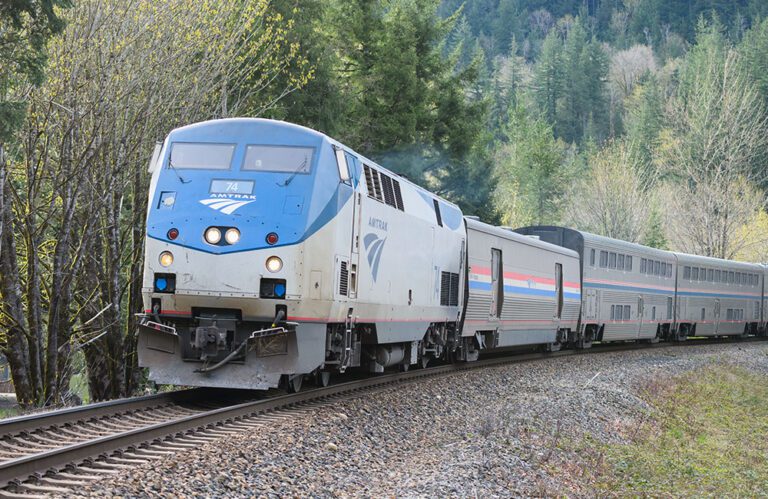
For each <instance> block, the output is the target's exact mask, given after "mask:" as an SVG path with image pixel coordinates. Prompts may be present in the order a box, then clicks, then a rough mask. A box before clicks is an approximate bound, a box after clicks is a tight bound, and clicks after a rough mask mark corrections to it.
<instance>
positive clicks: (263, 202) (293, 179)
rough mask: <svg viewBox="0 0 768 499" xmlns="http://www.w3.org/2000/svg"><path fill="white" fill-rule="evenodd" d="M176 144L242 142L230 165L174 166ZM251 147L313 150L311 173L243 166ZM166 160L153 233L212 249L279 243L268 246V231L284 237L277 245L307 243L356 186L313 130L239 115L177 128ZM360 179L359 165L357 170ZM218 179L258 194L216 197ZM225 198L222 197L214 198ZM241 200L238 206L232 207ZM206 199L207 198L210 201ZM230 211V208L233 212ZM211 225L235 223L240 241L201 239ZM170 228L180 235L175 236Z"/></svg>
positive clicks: (235, 249)
mask: <svg viewBox="0 0 768 499" xmlns="http://www.w3.org/2000/svg"><path fill="white" fill-rule="evenodd" d="M174 143H218V144H236V146H235V150H234V154H233V157H232V162H231V165H230V169H229V170H228V171H226V170H202V169H179V168H169V157H170V155H171V148H172V145H173V144H174ZM248 145H267V146H273V145H279V146H297V147H310V148H312V149H313V157H312V162H311V165H310V170H309V173H299V174H293V173H286V172H270V171H244V170H242V169H241V166H242V165H243V161H244V159H245V152H246V147H247V146H248ZM164 151H165V152H164V154H163V157H162V159H161V161H162V162H161V167H160V168H161V171H160V173H159V176H158V179H157V186H156V189H155V191H154V199H153V200H152V204H151V205H150V210H149V215H148V219H147V235H148V237H151V238H154V239H159V240H162V241H167V242H169V243H172V244H177V245H179V246H184V247H187V248H193V249H196V250H200V251H204V252H207V253H213V254H226V253H235V252H240V251H251V250H255V249H260V248H266V247H274V246H270V245H268V244H267V243H266V236H267V234H269V233H270V232H276V233H277V234H278V235H279V241H278V243H277V244H276V245H275V246H286V245H291V244H296V243H300V242H302V241H304V240H305V239H307V238H308V237H310V236H311V235H312V234H314V233H315V232H317V231H318V230H319V229H320V228H322V227H323V226H324V225H326V224H327V223H328V222H329V221H331V220H332V219H333V218H334V217H335V216H336V215H337V213H338V212H339V210H340V209H341V208H342V207H343V206H344V204H345V203H347V202H348V201H349V199H350V198H351V196H352V192H353V190H352V187H350V186H349V185H347V184H344V183H342V182H341V181H340V179H339V174H338V167H337V165H336V158H335V153H334V150H333V145H332V144H331V142H330V141H329V140H328V138H327V137H326V136H325V135H323V134H321V133H318V132H315V131H314V130H310V129H308V128H304V127H302V126H299V125H293V124H290V123H285V122H280V121H272V120H263V119H253V118H237V119H225V120H214V121H207V122H203V123H198V124H194V125H190V126H186V127H183V128H179V129H177V130H174V131H173V132H171V134H170V135H169V136H168V139H167V141H166V147H165V149H164ZM353 170H354V174H355V176H356V177H358V178H359V172H358V171H357V170H358V168H357V165H355V167H354V168H353ZM212 180H227V181H253V182H254V188H253V194H252V196H253V199H252V198H250V197H247V196H229V195H224V196H222V195H216V194H211V192H210V187H211V181H212ZM167 193H175V195H173V197H175V202H174V204H173V206H172V207H171V208H166V207H161V197H162V196H163V194H166V196H167ZM219 196H221V197H222V202H221V203H218V202H215V201H213V199H212V198H216V197H219ZM228 198H231V200H230V203H229V206H230V207H232V206H234V201H238V202H239V204H238V205H237V206H236V210H234V211H231V210H227V209H225V208H227V202H226V200H227V199H228ZM206 200H207V202H206V204H203V203H202V202H203V201H206ZM228 211H229V213H228ZM211 226H219V227H237V228H238V229H239V230H240V232H241V239H240V241H239V242H238V243H236V244H233V245H220V246H214V245H211V244H208V243H206V242H205V240H204V239H203V232H204V231H205V229H206V228H208V227H211ZM171 228H177V229H179V236H178V238H177V239H176V240H174V241H169V239H168V237H167V234H168V231H169V230H170V229H171Z"/></svg>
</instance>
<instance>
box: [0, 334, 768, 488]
mask: <svg viewBox="0 0 768 499" xmlns="http://www.w3.org/2000/svg"><path fill="white" fill-rule="evenodd" d="M761 340H765V339H764V338H745V339H741V338H740V339H736V340H735V341H734V340H731V341H722V340H720V339H717V340H716V341H690V342H685V343H655V344H638V343H622V344H611V345H599V346H595V347H594V348H591V349H587V350H562V351H558V352H551V353H527V354H520V353H517V354H515V355H513V356H506V357H498V358H490V359H484V360H480V361H478V362H472V363H462V364H447V365H442V366H436V367H430V368H425V369H417V370H413V371H408V372H401V373H394V374H386V375H382V376H376V377H369V378H364V379H360V380H355V381H347V382H344V383H339V384H334V385H330V386H327V387H323V388H316V389H312V390H308V391H305V392H300V393H295V394H290V395H281V396H276V397H272V398H268V399H262V400H256V401H250V402H244V403H239V404H235V405H231V406H228V407H222V408H218V409H213V410H210V411H206V412H202V413H199V414H194V415H190V416H185V417H181V418H179V419H175V420H172V421H168V422H163V423H157V424H152V425H148V426H146V427H142V428H138V429H134V430H129V431H125V432H121V433H116V434H114V435H108V436H104V437H100V438H96V439H93V440H89V441H85V442H80V443H75V444H70V445H67V446H63V447H61V448H58V449H53V450H49V451H45V452H41V453H38V454H34V455H29V456H25V457H20V458H16V459H11V460H8V461H5V462H0V488H2V487H7V486H8V485H9V484H13V483H19V481H20V480H24V479H26V478H28V477H30V476H33V475H35V474H44V473H47V472H49V471H54V472H55V471H58V470H60V469H62V468H64V467H66V466H68V465H71V464H74V463H80V462H82V461H84V460H88V459H89V458H94V457H97V456H101V455H104V454H106V453H109V452H113V451H117V450H120V449H125V448H132V447H137V446H140V445H142V444H147V443H151V442H153V441H158V440H160V439H164V438H167V437H173V436H180V435H183V434H185V433H188V432H191V431H192V432H193V431H199V430H204V429H206V428H212V427H214V426H217V425H223V424H226V423H231V422H233V421H238V420H241V419H243V418H249V417H253V416H258V415H260V414H264V413H268V412H273V411H276V410H279V409H286V408H291V407H294V406H296V405H298V404H303V403H307V402H311V401H321V400H323V399H327V398H330V397H336V396H344V395H351V394H354V393H355V392H360V391H363V390H370V389H379V388H384V387H389V386H393V385H396V384H398V383H402V382H408V381H412V380H416V379H419V378H426V377H433V376H439V375H444V374H449V373H455V372H460V371H468V370H472V369H479V368H487V367H494V366H499V365H505V364H519V363H527V362H532V361H537V360H543V359H550V358H559V357H567V356H573V355H594V354H601V353H614V352H625V351H631V350H644V349H648V348H676V347H680V346H687V345H690V346H695V345H709V344H713V343H738V342H745V341H747V342H749V341H761ZM188 391H192V390H188ZM142 398H143V397H142ZM145 400H146V399H145ZM149 400H156V399H152V398H150V399H149Z"/></svg>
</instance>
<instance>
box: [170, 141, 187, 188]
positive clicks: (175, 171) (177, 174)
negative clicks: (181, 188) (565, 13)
mask: <svg viewBox="0 0 768 499" xmlns="http://www.w3.org/2000/svg"><path fill="white" fill-rule="evenodd" d="M168 168H170V169H171V170H173V173H175V174H176V176H177V177H179V182H181V183H182V184H188V183H190V182H192V181H191V180H184V179H183V178H182V177H181V174H180V173H179V170H177V169H176V167H175V166H173V149H171V153H170V154H169V155H168Z"/></svg>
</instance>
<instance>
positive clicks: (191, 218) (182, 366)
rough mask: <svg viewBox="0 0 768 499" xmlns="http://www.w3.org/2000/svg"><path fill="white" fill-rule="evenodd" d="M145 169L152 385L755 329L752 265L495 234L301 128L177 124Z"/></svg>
mask: <svg viewBox="0 0 768 499" xmlns="http://www.w3.org/2000/svg"><path fill="white" fill-rule="evenodd" d="M150 172H151V174H152V178H151V184H150V193H149V201H148V207H147V224H146V244H145V265H144V277H143V299H144V312H143V313H142V314H140V319H139V330H138V353H139V365H140V366H142V367H147V368H149V376H150V379H152V380H154V381H156V382H158V383H167V384H177V385H189V386H211V387H222V388H243V389H269V388H273V387H277V386H285V387H287V388H288V389H289V390H294V391H295V390H299V389H300V388H301V385H302V382H303V380H304V379H305V378H308V377H309V378H312V379H314V380H315V381H316V382H317V383H318V384H320V385H326V384H327V383H328V381H329V379H330V376H331V374H332V373H344V372H346V371H347V370H349V369H353V368H355V369H365V370H367V371H370V372H374V373H377V372H382V371H384V370H385V369H386V368H394V369H401V370H407V369H409V368H410V367H411V366H419V365H420V366H425V365H427V364H428V363H429V362H430V361H431V360H433V359H445V360H450V361H472V360H476V359H477V358H478V357H479V355H480V353H481V352H487V351H492V350H496V349H506V348H511V347H518V346H523V345H536V346H539V345H540V346H542V347H544V348H546V349H548V350H557V349H559V348H561V347H563V346H570V347H576V348H588V347H589V346H590V345H591V343H592V342H593V341H617V340H630V339H631V340H649V341H657V340H662V339H669V340H671V339H676V340H680V339H683V338H685V337H687V336H690V335H694V334H699V333H704V334H713V335H719V334H743V333H745V332H747V333H758V332H762V331H764V328H763V325H764V324H763V321H762V308H763V307H762V305H763V303H762V300H763V296H764V293H763V282H764V279H763V274H764V272H763V268H762V267H760V266H757V265H750V264H742V263H736V262H725V261H722V260H715V259H706V261H703V262H702V261H700V260H698V259H697V258H699V257H684V256H682V255H677V254H674V253H671V252H664V251H660V250H653V249H651V248H645V247H643V246H639V245H633V244H630V243H623V242H621V241H616V240H611V239H608V238H601V237H599V236H593V235H591V234H587V233H583V232H579V231H574V230H572V229H566V228H560V227H528V228H523V229H519V230H518V231H513V230H510V229H507V228H500V227H494V226H491V225H488V224H485V223H483V222H481V221H479V220H478V219H476V218H475V217H470V216H464V215H463V213H462V212H461V210H460V209H459V208H458V207H457V206H456V205H454V204H453V203H451V202H449V201H447V200H445V199H443V198H441V197H439V196H437V195H435V194H433V193H431V192H429V191H428V190H425V189H423V188H421V187H419V186H417V185H415V184H414V183H412V182H410V181H409V180H408V179H406V178H405V177H402V176H399V175H397V174H395V173H393V172H391V171H388V170H386V169H385V168H382V167H381V166H380V165H378V164H376V163H375V162H373V161H371V160H369V159H368V158H366V157H364V156H363V155H361V154H358V153H357V152H355V151H353V150H352V149H350V148H348V147H346V146H345V145H343V144H341V143H339V142H338V141H336V140H334V139H332V138H330V137H328V136H326V135H325V134H322V133H320V132H317V131H314V130H311V129H308V128H305V127H302V126H299V125H294V124H290V123H286V122H282V121H274V120H266V119H255V118H236V119H221V120H213V121H206V122H202V123H196V124H192V125H189V126H185V127H182V128H179V129H176V130H173V131H172V132H171V133H170V134H169V135H168V137H167V138H166V139H165V141H164V142H163V143H162V144H159V145H158V146H157V148H156V150H155V153H154V154H153V157H152V160H151V162H150ZM604 253H605V265H604V266H603V265H602V264H603V256H604ZM619 255H620V256H619ZM685 258H687V260H685ZM683 260H685V262H688V263H690V265H689V264H688V263H686V264H685V265H684V266H682V263H678V262H680V261H683ZM619 261H621V266H620V268H619V266H618V262H619ZM641 261H642V262H643V265H642V272H641V265H640V263H641ZM648 262H651V263H648ZM662 265H663V267H662ZM694 265H695V267H694ZM648 268H650V269H651V271H650V273H649V272H647V270H648ZM692 268H695V269H696V274H695V275H696V277H697V280H696V281H695V284H694V281H692V280H691V279H690V278H691V277H692V276H693V275H694V274H693V270H692ZM662 269H663V272H662ZM680 269H684V270H680ZM700 269H701V270H700ZM715 269H717V271H718V274H717V276H718V279H720V280H722V282H721V281H720V280H719V281H718V282H717V283H714V277H715V273H714V272H715ZM710 271H711V272H712V274H709V272H710ZM734 272H735V273H736V274H738V277H737V276H736V275H734V276H730V274H734ZM662 274H663V275H662ZM702 275H704V276H705V277H712V279H713V280H712V281H708V280H706V279H705V280H702V281H699V280H698V278H699V277H700V276H702ZM723 275H725V277H724V278H723ZM686 276H687V278H688V281H685V280H686ZM723 279H724V280H723ZM729 279H730V281H729ZM662 280H663V283H662V282H661V281H662ZM657 281H658V282H657ZM684 281H685V282H688V284H686V286H687V287H686V289H685V290H683V289H682V288H681V289H678V287H677V286H678V282H679V283H682V282H684ZM736 287H738V289H736ZM689 288H690V289H689ZM682 293H687V294H685V295H683V294H682ZM721 295H722V296H721ZM683 296H685V298H683ZM715 296H718V297H719V298H717V299H718V300H720V301H719V302H718V305H717V308H716V309H715V308H714V307H715V305H714V300H715V298H714V297H715ZM726 296H728V298H726ZM734 297H736V298H734ZM670 298H671V299H672V302H671V303H670V302H669V299H670ZM637 300H640V301H637ZM702 300H703V301H702ZM710 301H711V302H712V304H709V302H710ZM753 301H754V302H755V304H754V307H755V308H754V310H753V309H752V308H750V307H752V306H753V305H752V302H753ZM704 302H707V303H706V304H705V303H704ZM742 302H744V303H747V302H748V304H749V306H747V305H746V304H744V303H742ZM699 308H702V310H703V311H702V312H701V318H699V315H698V314H699V310H698V309H699ZM710 309H711V310H710ZM721 309H723V310H727V311H728V312H727V314H728V318H729V319H728V320H723V318H722V317H720V315H717V317H718V319H717V321H716V322H713V321H714V317H715V315H714V314H720V311H721ZM747 309H749V311H748V312H747ZM619 310H620V312H619ZM707 310H708V312H707ZM608 311H610V315H608ZM651 314H652V315H651ZM705 316H706V318H707V319H712V320H705ZM758 316H759V317H758ZM710 323H711V324H712V327H710V326H709V324H710ZM628 324H636V327H635V326H630V327H627V325H628ZM726 324H727V325H726ZM742 326H743V328H742Z"/></svg>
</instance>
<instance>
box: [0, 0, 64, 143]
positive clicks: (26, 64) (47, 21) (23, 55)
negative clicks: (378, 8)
mask: <svg viewBox="0 0 768 499" xmlns="http://www.w3.org/2000/svg"><path fill="white" fill-rule="evenodd" d="M70 5H71V2H70V0H11V1H3V2H0V144H2V143H3V142H6V141H9V140H10V139H11V137H12V135H13V133H14V132H15V131H16V130H17V129H18V128H19V126H21V122H22V120H23V118H24V112H25V111H26V104H25V101H24V97H23V95H22V94H23V93H24V92H23V89H22V88H23V87H24V85H26V84H33V85H39V84H40V83H42V81H43V76H44V69H45V63H46V60H47V56H46V43H47V41H48V39H49V38H50V37H51V36H53V35H55V34H56V33H59V32H60V31H61V30H62V29H63V28H64V22H63V21H62V20H61V19H60V18H59V17H58V15H57V12H56V10H57V9H62V8H66V7H69V6H70Z"/></svg>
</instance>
